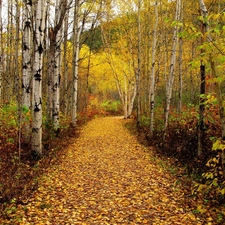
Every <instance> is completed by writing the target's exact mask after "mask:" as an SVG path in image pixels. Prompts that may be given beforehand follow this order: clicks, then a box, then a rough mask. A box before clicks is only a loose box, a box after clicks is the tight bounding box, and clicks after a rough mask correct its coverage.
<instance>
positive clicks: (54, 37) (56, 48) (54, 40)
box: [49, 0, 67, 134]
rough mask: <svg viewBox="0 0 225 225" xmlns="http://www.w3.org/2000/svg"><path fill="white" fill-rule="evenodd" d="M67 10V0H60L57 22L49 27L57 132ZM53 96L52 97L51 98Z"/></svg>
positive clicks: (50, 70) (50, 78) (51, 95)
mask: <svg viewBox="0 0 225 225" xmlns="http://www.w3.org/2000/svg"><path fill="white" fill-rule="evenodd" d="M66 11H67V1H65V0H60V1H59V2H58V1H57V2H56V6H55V24H54V27H53V28H50V29H49V40H50V49H49V52H50V57H51V61H50V65H49V68H50V69H49V73H50V74H49V83H50V86H51V90H49V92H50V99H49V101H51V103H49V105H51V106H52V112H51V116H52V118H51V119H52V124H53V130H54V131H55V133H56V134H58V133H59V106H60V102H59V91H60V79H61V75H60V72H61V42H62V25H63V20H64V18H65V15H66ZM51 98H52V99H51Z"/></svg>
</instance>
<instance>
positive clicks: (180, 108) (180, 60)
mask: <svg viewBox="0 0 225 225" xmlns="http://www.w3.org/2000/svg"><path fill="white" fill-rule="evenodd" d="M180 4H181V10H180V14H181V16H180V21H183V1H182V0H181V1H180ZM181 31H182V27H181V28H180V29H179V32H181ZM182 56H183V39H182V37H180V38H179V93H178V94H179V99H178V113H179V114H180V113H181V110H182V100H183V69H182V66H183V57H182Z"/></svg>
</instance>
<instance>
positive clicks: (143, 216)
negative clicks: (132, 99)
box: [18, 117, 202, 225]
mask: <svg viewBox="0 0 225 225" xmlns="http://www.w3.org/2000/svg"><path fill="white" fill-rule="evenodd" d="M123 123H124V120H123V119H122V118H121V117H120V118H119V117H109V118H97V119H95V120H93V121H91V122H89V123H88V124H87V125H86V126H85V127H84V128H83V130H82V132H81V135H80V137H79V138H78V139H76V141H75V143H74V145H72V146H70V149H69V154H68V155H67V156H65V158H64V159H63V162H62V164H60V165H55V166H53V167H51V168H50V169H49V170H48V171H47V173H46V174H45V175H44V176H43V178H42V179H41V181H40V187H39V188H38V190H37V191H36V192H34V194H33V196H32V197H31V198H30V199H29V202H28V204H27V205H25V206H24V205H23V206H22V205H21V206H20V210H19V212H18V213H20V216H19V217H20V218H22V220H21V222H20V224H45V225H46V224H53V225H54V224H55V225H63V224H68V225H69V224H82V225H84V224H90V225H91V224H99V225H100V224H103V225H106V224H162V225H166V224H173V225H175V224H182V225H183V224H195V225H196V224H202V223H201V222H200V221H198V219H197V218H196V217H195V216H194V215H193V214H192V213H191V211H190V210H189V209H187V207H186V206H185V199H184V196H183V194H182V193H180V192H179V191H178V190H177V189H176V187H175V185H174V178H173V177H172V175H170V174H169V173H168V172H165V171H163V169H162V168H161V167H160V166H159V165H157V163H156V162H154V160H152V157H151V153H148V152H147V151H146V148H145V147H144V146H142V145H140V144H139V143H138V141H137V139H136V137H135V136H132V135H131V134H130V133H129V132H128V131H127V130H126V128H124V126H123Z"/></svg>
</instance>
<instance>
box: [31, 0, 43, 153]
mask: <svg viewBox="0 0 225 225" xmlns="http://www.w3.org/2000/svg"><path fill="white" fill-rule="evenodd" d="M45 10H46V1H45V0H37V2H36V4H35V17H34V18H35V24H34V66H33V103H32V109H33V120H32V153H33V154H34V156H36V157H39V156H40V155H42V71H43V53H44V48H43V46H44V43H43V42H44V33H45V15H46V14H45Z"/></svg>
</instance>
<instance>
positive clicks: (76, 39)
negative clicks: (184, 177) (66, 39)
mask: <svg viewBox="0 0 225 225" xmlns="http://www.w3.org/2000/svg"><path fill="white" fill-rule="evenodd" d="M79 12H80V5H79V1H78V0H77V1H76V2H75V6H74V23H73V87H72V125H73V126H76V124H77V96H78V66H79V54H80V35H81V27H80V26H79Z"/></svg>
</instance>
